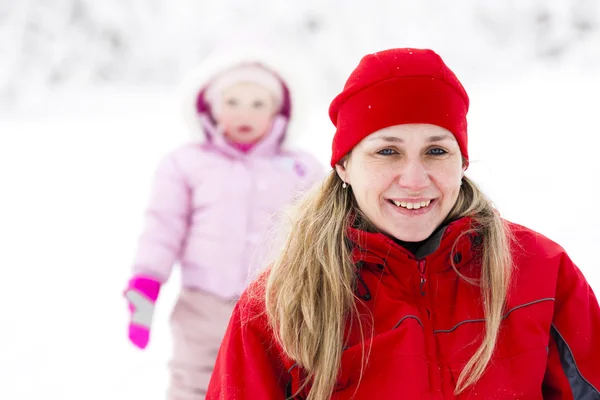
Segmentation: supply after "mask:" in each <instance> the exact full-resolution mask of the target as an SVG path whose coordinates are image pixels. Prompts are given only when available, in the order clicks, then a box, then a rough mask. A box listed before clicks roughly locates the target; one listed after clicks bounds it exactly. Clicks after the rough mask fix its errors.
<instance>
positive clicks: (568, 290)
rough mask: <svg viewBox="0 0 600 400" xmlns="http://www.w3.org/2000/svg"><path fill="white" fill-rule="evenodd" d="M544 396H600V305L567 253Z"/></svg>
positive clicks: (589, 399) (559, 284)
mask: <svg viewBox="0 0 600 400" xmlns="http://www.w3.org/2000/svg"><path fill="white" fill-rule="evenodd" d="M543 393H544V399H553V400H555V399H556V400H558V399H560V400H563V399H565V400H566V399H575V400H583V399H585V400H600V308H599V307H598V301H597V299H596V297H595V296H594V293H593V291H592V289H591V287H590V285H589V284H588V282H587V281H586V279H585V277H584V276H583V274H582V273H581V271H580V270H579V268H577V266H575V264H573V262H572V261H571V260H570V259H569V257H568V256H567V255H566V254H564V253H563V257H562V260H561V265H560V267H559V271H558V279H557V288H556V298H555V306H554V317H553V321H552V326H551V331H550V343H549V346H548V363H547V368H546V375H545V377H544V387H543Z"/></svg>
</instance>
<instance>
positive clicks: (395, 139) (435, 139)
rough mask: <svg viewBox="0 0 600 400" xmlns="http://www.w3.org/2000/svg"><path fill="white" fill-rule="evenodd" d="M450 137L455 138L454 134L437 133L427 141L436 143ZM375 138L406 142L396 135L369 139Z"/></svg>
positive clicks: (376, 138)
mask: <svg viewBox="0 0 600 400" xmlns="http://www.w3.org/2000/svg"><path fill="white" fill-rule="evenodd" d="M449 139H453V136H452V135H448V134H443V135H435V136H429V137H428V138H427V142H428V143H434V142H441V141H443V140H449ZM375 140H383V141H384V142H390V143H404V140H403V139H401V138H399V137H396V136H376V137H372V138H369V139H368V141H369V142H371V141H375Z"/></svg>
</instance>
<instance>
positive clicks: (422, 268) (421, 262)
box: [417, 259, 427, 296]
mask: <svg viewBox="0 0 600 400" xmlns="http://www.w3.org/2000/svg"><path fill="white" fill-rule="evenodd" d="M417 267H418V268H419V275H420V276H421V283H420V284H419V291H420V292H421V296H425V283H427V277H426V276H425V272H426V270H427V266H426V264H425V259H422V260H419V261H417Z"/></svg>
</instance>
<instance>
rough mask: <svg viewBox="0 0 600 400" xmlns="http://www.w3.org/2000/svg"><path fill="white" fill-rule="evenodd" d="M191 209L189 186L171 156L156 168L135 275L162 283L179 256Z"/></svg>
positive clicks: (135, 265) (136, 257)
mask: <svg viewBox="0 0 600 400" xmlns="http://www.w3.org/2000/svg"><path fill="white" fill-rule="evenodd" d="M190 208H191V200H190V190H189V185H188V184H187V181H186V179H185V176H184V175H183V173H182V171H181V170H180V169H179V166H178V165H177V160H176V158H175V157H174V154H171V155H169V156H167V157H165V158H164V159H163V160H162V161H161V162H160V163H159V165H158V167H157V169H156V171H155V174H154V181H153V184H152V189H151V194H150V200H149V202H148V206H147V208H146V213H145V218H144V226H143V230H142V233H141V235H140V237H139V242H138V248H137V252H136V255H135V260H134V264H133V272H134V273H135V274H137V275H142V274H143V275H150V276H153V277H155V278H157V279H159V280H160V281H161V282H163V283H164V282H165V281H166V280H167V279H168V278H169V276H170V274H171V270H172V268H173V264H174V262H175V261H176V259H177V258H178V257H179V256H180V253H181V249H182V246H183V243H184V241H185V237H186V235H187V231H188V223H189V222H188V221H189V214H190Z"/></svg>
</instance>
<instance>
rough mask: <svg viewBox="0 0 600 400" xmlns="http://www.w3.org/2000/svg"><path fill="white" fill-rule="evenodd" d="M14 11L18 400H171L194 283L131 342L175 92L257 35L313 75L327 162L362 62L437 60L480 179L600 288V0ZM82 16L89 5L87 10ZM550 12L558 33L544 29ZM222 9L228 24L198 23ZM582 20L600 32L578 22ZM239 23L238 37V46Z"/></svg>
mask: <svg viewBox="0 0 600 400" xmlns="http://www.w3.org/2000/svg"><path fill="white" fill-rule="evenodd" d="M8 3H10V6H9V7H5V5H6V4H7V3H0V21H2V22H4V24H0V59H2V60H3V62H2V65H0V88H1V89H0V97H1V99H0V185H1V188H2V197H1V202H0V204H1V207H0V243H2V246H1V251H0V265H1V266H2V271H3V274H2V276H3V280H2V282H3V286H2V290H0V304H1V305H2V306H0V310H1V315H2V320H1V329H0V399H11V400H30V399H40V398H44V399H60V400H79V399H86V400H87V399H89V400H96V399H97V400H100V399H115V400H121V399H122V400H125V399H132V398H148V399H161V398H164V391H165V388H166V385H167V379H168V375H167V369H166V368H167V361H168V357H169V349H170V336H169V330H168V318H169V313H170V311H171V308H172V306H173V303H174V300H175V297H176V294H177V286H178V283H179V275H178V272H177V270H176V272H175V274H174V276H173V278H172V279H171V281H170V282H169V284H168V285H167V286H166V287H165V288H164V291H163V293H162V294H161V298H160V301H159V304H158V311H157V316H156V319H155V329H154V330H153V333H152V338H151V344H150V346H149V348H148V349H147V350H145V351H143V352H142V351H139V350H137V349H135V348H134V347H133V346H131V345H130V344H129V343H128V341H127V338H126V323H127V310H126V305H125V303H124V300H123V299H122V297H121V292H122V290H123V285H124V284H125V282H126V280H127V279H128V277H129V264H130V262H131V260H132V258H133V251H134V248H135V243H136V240H137V235H138V234H139V230H140V228H141V221H142V211H143V207H144V205H145V202H146V200H147V195H148V193H149V184H150V179H151V174H152V172H153V169H154V168H155V166H156V163H157V162H158V160H159V158H160V157H162V155H164V154H165V153H166V152H167V151H168V150H170V149H171V148H173V147H175V146H177V145H179V144H181V143H183V142H185V141H186V140H187V138H188V134H187V132H186V127H185V125H184V123H183V119H182V116H181V113H180V111H181V110H180V109H179V108H178V106H179V104H178V102H177V100H178V99H177V97H176V96H177V95H176V90H175V84H176V83H177V82H178V79H179V78H180V77H181V76H182V74H184V73H185V72H186V71H187V68H189V67H190V66H192V65H193V64H195V63H196V62H197V61H198V60H199V59H201V56H202V55H203V54H205V53H206V52H208V51H209V50H211V49H213V48H215V47H217V46H218V45H226V44H228V43H234V42H240V41H244V40H245V41H251V40H252V39H253V38H257V39H259V40H260V41H263V42H266V43H270V44H272V45H273V46H274V47H276V48H282V47H289V48H290V49H291V50H293V51H295V52H297V56H298V57H299V58H302V59H305V61H306V60H308V61H309V62H308V64H309V67H308V68H306V69H302V72H303V73H305V74H308V76H311V77H313V78H314V82H313V83H312V86H311V91H310V95H311V96H312V98H311V102H310V106H309V107H308V108H307V110H306V115H304V117H303V118H306V122H305V123H304V124H303V128H304V130H303V135H302V136H301V137H300V138H299V145H300V146H301V147H303V148H305V149H308V150H309V151H311V152H313V153H314V154H315V155H316V156H317V157H318V158H319V159H320V160H321V161H322V162H323V164H327V162H328V156H329V151H330V150H329V149H330V141H331V137H332V135H333V129H332V128H333V127H332V126H331V123H330V122H329V121H328V119H327V105H328V102H329V101H330V100H331V98H332V96H333V95H334V94H335V92H336V91H337V90H339V89H340V87H341V85H342V84H343V80H344V78H345V77H346V76H347V74H348V73H349V71H350V70H351V69H352V68H353V67H354V66H355V65H356V63H357V62H358V59H359V57H360V56H361V55H362V54H363V53H365V52H367V51H375V50H379V49H381V48H385V47H388V46H413V47H425V46H430V47H433V48H434V49H437V50H438V51H439V52H440V53H441V54H442V55H443V56H444V58H445V59H446V60H447V61H448V63H449V64H450V65H451V67H453V68H454V69H455V70H456V72H457V74H458V75H459V77H460V78H461V79H462V80H463V81H464V83H465V86H466V87H467V91H468V92H469V94H470V97H471V104H472V106H471V111H470V114H469V124H470V128H469V129H470V137H469V139H470V154H471V166H470V167H469V170H468V172H467V173H468V175H469V176H470V177H472V178H473V179H475V180H476V181H477V182H479V183H480V184H481V186H482V187H483V189H484V190H485V191H486V192H487V193H488V194H489V195H490V197H491V198H492V199H493V200H494V201H495V202H496V204H497V206H498V208H499V209H500V211H501V212H502V214H503V215H504V216H505V217H507V218H509V219H511V220H513V221H515V222H518V223H521V224H523V225H526V226H528V227H531V228H533V229H536V230H538V231H540V232H541V233H543V234H545V235H547V236H549V237H550V238H551V239H553V240H555V241H557V242H558V243H560V244H561V245H562V246H563V247H564V248H565V249H566V250H567V252H568V253H569V254H570V256H571V258H572V259H573V260H574V261H575V262H576V264H577V265H579V267H580V268H581V269H582V271H583V272H584V274H585V276H586V277H587V278H588V280H589V282H590V284H591V285H592V287H593V288H594V290H595V291H596V292H600V272H598V271H600V262H599V261H598V260H599V258H598V257H597V254H593V253H594V252H595V251H596V246H597V245H598V243H599V242H600V240H599V239H600V233H599V232H600V213H599V212H598V211H597V208H596V207H595V205H596V202H597V201H598V199H600V193H599V189H598V185H597V181H598V176H600V167H599V163H598V161H597V159H596V157H597V155H596V154H595V153H596V150H597V147H595V145H597V144H598V135H599V133H600V131H599V129H598V125H597V118H596V115H597V112H598V111H597V103H598V102H597V100H596V98H597V92H598V89H599V88H600V72H598V71H599V70H598V65H599V61H600V39H599V38H600V36H599V34H598V32H599V31H598V28H597V26H598V25H597V23H598V16H599V14H598V12H599V8H600V7H598V6H597V4H598V3H597V2H594V1H593V0H592V1H585V0H578V1H573V0H569V2H567V0H554V1H544V2H541V1H527V2H523V1H521V0H519V1H516V0H513V1H508V0H507V1H505V2H502V6H501V5H500V3H498V2H496V1H495V0H483V1H482V0H477V1H476V2H475V1H469V0H458V1H456V2H453V3H452V6H450V5H447V4H446V3H447V2H443V1H441V0H436V1H432V2H426V3H425V2H424V3H423V5H421V3H418V4H419V5H417V3H415V2H398V1H389V2H382V3H381V7H377V8H375V7H370V8H369V7H364V6H363V4H364V2H360V3H359V2H354V1H344V2H342V1H339V0H337V1H334V0H329V1H319V2H317V1H309V2H305V3H302V4H300V3H297V4H296V3H295V4H294V5H293V7H292V6H291V3H289V4H290V6H289V7H288V6H287V5H284V4H283V3H273V4H272V7H270V8H269V7H267V8H265V7H263V8H260V7H259V8H256V7H254V8H253V4H254V3H253V2H252V1H245V2H242V3H239V2H233V1H229V0H223V1H220V2H210V3H200V2H194V1H192V0H172V1H170V2H169V4H171V5H172V6H169V7H167V5H166V2H162V1H159V0H154V1H149V2H142V1H137V0H129V1H125V0H123V1H118V2H117V1H115V0H113V1H106V2H104V3H106V5H105V6H100V5H99V4H97V2H93V3H92V2H88V1H83V0H73V1H67V0H64V1H57V2H55V5H54V7H51V6H50V5H48V4H46V2H44V1H40V0H19V1H18V2H17V1H16V0H13V1H9V2H8ZM234 3H236V4H241V5H240V6H239V8H238V9H236V10H237V11H234V8H235V4H234ZM571 3H573V4H577V7H574V6H570V5H569V4H571ZM342 4H343V6H342ZM424 4H428V5H424ZM75 5H79V6H80V7H83V9H80V10H79V12H80V14H74V15H75V16H73V14H72V13H73V10H74V7H75ZM117 5H119V7H122V8H121V9H117V8H116V7H117ZM573 7H574V8H573ZM586 7H588V8H586ZM82 10H83V11H82ZM244 10H246V11H248V10H254V16H255V19H254V20H252V21H249V20H248V19H247V17H245V15H246V14H243V11H244ZM540 10H542V11H544V12H546V13H547V15H550V17H548V19H547V20H545V21H547V22H546V23H545V25H544V24H543V23H540V24H533V23H532V21H533V20H535V18H536V17H535V15H538V17H539V14H540V13H541V14H543V12H541V11H540ZM574 10H575V11H578V13H574V12H573V11H574ZM582 10H587V11H585V13H584V12H583V11H582ZM69 13H71V14H69ZM581 14H583V15H584V16H585V18H583V17H582V16H581ZM69 15H70V17H69ZM202 15H211V16H212V18H210V19H208V20H204V21H203V23H197V21H196V20H195V19H194V18H199V17H198V16H202ZM573 15H576V16H577V15H579V16H577V18H579V19H577V18H575V17H573ZM77 16H79V17H80V19H77V18H76V17H77ZM83 16H86V17H85V18H87V20H86V19H85V18H83ZM81 18H83V19H84V20H86V21H88V22H87V23H84V22H81V21H82V19H81ZM581 18H583V19H585V20H586V21H588V23H589V24H591V26H592V28H591V30H589V31H585V29H583V28H577V27H578V26H579V27H581V26H585V24H581V23H580V24H579V25H577V24H574V23H573V21H575V20H578V21H579V20H581ZM542 20H543V21H544V19H543V18H542ZM32 21H33V22H35V21H38V23H37V24H38V29H37V30H36V29H34V28H33V27H32V26H34V25H36V23H33V22H32ZM40 21H41V22H40ZM73 21H76V22H73ZM77 21H79V22H77ZM377 21H378V22H377ZM78 24H79V25H78ZM225 25H227V26H228V27H230V28H229V29H230V30H231V31H230V32H229V34H228V35H218V34H217V32H218V31H219V30H222V29H224V28H223V27H224V26H225ZM107 27H108V28H107ZM109 28H110V29H109ZM450 28H451V29H450ZM544 29H546V30H545V31H544ZM578 29H579V30H578ZM582 29H583V30H582ZM111 32H112V33H111ZM549 32H550V33H551V34H550V33H549ZM582 32H583V33H582ZM246 34H247V35H246ZM13 38H20V40H18V41H15V40H13ZM111 38H112V39H111ZM115 43H117V44H115ZM118 43H122V46H121V45H119V44H118ZM238 44H239V43H238ZM288 50H289V49H288ZM2 100H4V102H2Z"/></svg>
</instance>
